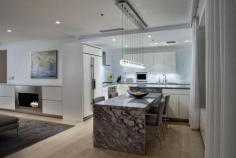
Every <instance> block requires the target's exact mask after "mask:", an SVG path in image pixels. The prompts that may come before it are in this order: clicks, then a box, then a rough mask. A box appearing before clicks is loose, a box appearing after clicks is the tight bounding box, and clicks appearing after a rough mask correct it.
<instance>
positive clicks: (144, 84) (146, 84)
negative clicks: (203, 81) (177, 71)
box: [103, 83, 191, 89]
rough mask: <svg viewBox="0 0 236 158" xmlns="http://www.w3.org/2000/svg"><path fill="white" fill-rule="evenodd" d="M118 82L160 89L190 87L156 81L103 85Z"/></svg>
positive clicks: (188, 87) (188, 85) (131, 85)
mask: <svg viewBox="0 0 236 158" xmlns="http://www.w3.org/2000/svg"><path fill="white" fill-rule="evenodd" d="M119 84H121V85H122V84H128V85H130V87H147V88H162V89H190V87H191V85H190V84H157V83H111V84H106V85H103V87H110V86H117V85H119Z"/></svg>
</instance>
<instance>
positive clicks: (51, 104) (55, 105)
mask: <svg viewBox="0 0 236 158" xmlns="http://www.w3.org/2000/svg"><path fill="white" fill-rule="evenodd" d="M43 113H44V114H50V115H60V116H62V101H52V100H43Z"/></svg>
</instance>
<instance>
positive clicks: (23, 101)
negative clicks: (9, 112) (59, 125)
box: [15, 86, 42, 112]
mask: <svg viewBox="0 0 236 158" xmlns="http://www.w3.org/2000/svg"><path fill="white" fill-rule="evenodd" d="M32 102H38V107H34V108H33V107H32V106H31V103H32ZM15 105H16V109H17V110H27V111H30V112H42V87H40V86H16V87H15Z"/></svg>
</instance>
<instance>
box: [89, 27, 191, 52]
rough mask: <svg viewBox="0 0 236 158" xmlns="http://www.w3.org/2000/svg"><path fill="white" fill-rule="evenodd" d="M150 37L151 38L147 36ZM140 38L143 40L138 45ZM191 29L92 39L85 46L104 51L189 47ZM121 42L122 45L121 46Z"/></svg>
mask: <svg viewBox="0 0 236 158" xmlns="http://www.w3.org/2000/svg"><path fill="white" fill-rule="evenodd" d="M149 35H151V38H149V37H148V36H149ZM140 37H141V38H142V39H143V40H142V41H141V43H142V44H140ZM191 39H192V36H191V29H190V28H188V29H177V30H168V31H158V32H150V33H143V34H142V35H141V36H138V37H137V35H126V36H123V38H122V35H118V36H111V37H101V38H94V39H89V40H87V41H85V43H87V44H91V45H96V46H99V47H102V48H104V49H119V48H122V47H123V48H125V47H128V48H131V47H158V46H169V45H190V44H191ZM122 40H123V45H122ZM167 41H176V43H175V44H166V42H167Z"/></svg>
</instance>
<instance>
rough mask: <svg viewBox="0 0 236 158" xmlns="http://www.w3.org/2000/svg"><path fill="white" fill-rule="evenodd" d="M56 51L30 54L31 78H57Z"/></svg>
mask: <svg viewBox="0 0 236 158" xmlns="http://www.w3.org/2000/svg"><path fill="white" fill-rule="evenodd" d="M57 60H58V51H57V50H49V51H42V52H35V53H32V54H31V78H35V79H55V78H57V66H58V63H57V62H58V61H57Z"/></svg>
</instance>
